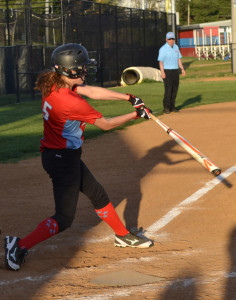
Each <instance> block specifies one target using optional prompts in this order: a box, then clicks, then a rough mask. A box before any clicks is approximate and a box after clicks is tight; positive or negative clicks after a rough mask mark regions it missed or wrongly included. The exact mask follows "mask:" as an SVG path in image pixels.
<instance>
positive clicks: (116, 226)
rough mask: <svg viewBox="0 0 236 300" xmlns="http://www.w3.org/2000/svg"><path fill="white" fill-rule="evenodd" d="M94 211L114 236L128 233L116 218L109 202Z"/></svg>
mask: <svg viewBox="0 0 236 300" xmlns="http://www.w3.org/2000/svg"><path fill="white" fill-rule="evenodd" d="M95 211H96V213H97V214H98V216H99V217H100V218H101V219H102V220H103V221H105V222H106V223H107V224H108V225H109V226H110V227H111V228H112V229H113V230H114V232H115V234H117V235H121V236H124V235H126V234H128V233H129V231H128V230H127V229H126V228H125V226H124V225H123V223H122V222H121V220H120V218H119V217H118V215H117V213H116V211H115V209H114V207H113V205H112V204H111V202H110V203H109V204H107V206H105V207H103V208H101V209H95Z"/></svg>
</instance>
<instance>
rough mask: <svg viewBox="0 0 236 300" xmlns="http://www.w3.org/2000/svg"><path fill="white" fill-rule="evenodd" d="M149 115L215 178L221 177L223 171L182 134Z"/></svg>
mask: <svg viewBox="0 0 236 300" xmlns="http://www.w3.org/2000/svg"><path fill="white" fill-rule="evenodd" d="M149 115H150V117H151V119H152V120H154V121H155V122H156V123H157V124H158V125H160V126H161V127H162V129H164V130H165V132H167V133H168V134H169V135H170V136H171V137H172V139H173V140H175V141H176V143H178V144H179V145H180V146H181V147H182V148H183V149H184V150H185V151H186V152H187V153H189V154H190V155H191V156H192V157H193V158H194V159H196V161H198V162H199V163H200V164H201V165H202V166H203V167H204V168H206V169H207V170H208V171H209V172H211V173H212V174H214V175H215V176H218V175H220V173H221V169H220V168H219V167H217V166H216V165H215V164H213V162H212V161H210V160H209V159H208V158H207V157H206V156H205V155H204V154H202V153H201V152H200V151H199V150H198V149H196V148H195V147H194V146H193V145H191V144H190V143H189V142H188V141H187V140H186V139H185V138H183V137H182V136H181V135H180V134H178V133H177V132H175V131H174V130H173V129H171V128H169V127H168V126H167V125H165V124H164V123H163V122H161V121H160V120H159V119H158V118H156V117H155V116H154V115H153V114H152V113H150V114H149Z"/></svg>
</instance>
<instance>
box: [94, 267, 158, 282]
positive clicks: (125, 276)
mask: <svg viewBox="0 0 236 300" xmlns="http://www.w3.org/2000/svg"><path fill="white" fill-rule="evenodd" d="M162 279H163V278H160V277H157V276H152V275H146V274H143V273H140V272H136V271H133V270H124V271H117V272H110V273H106V274H103V275H99V276H97V277H96V278H94V279H93V280H91V283H96V284H103V285H142V284H147V283H153V282H158V281H160V280H162Z"/></svg>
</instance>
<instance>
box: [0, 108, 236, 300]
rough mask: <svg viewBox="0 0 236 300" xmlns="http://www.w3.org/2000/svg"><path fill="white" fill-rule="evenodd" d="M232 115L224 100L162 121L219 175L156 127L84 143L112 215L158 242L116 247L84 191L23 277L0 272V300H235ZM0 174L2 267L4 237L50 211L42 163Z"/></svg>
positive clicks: (9, 167) (235, 139)
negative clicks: (72, 214)
mask: <svg viewBox="0 0 236 300" xmlns="http://www.w3.org/2000/svg"><path fill="white" fill-rule="evenodd" d="M235 113H236V103H224V104H212V105H206V106H200V107H196V108H190V109H184V110H182V111H181V112H180V113H176V114H173V113H172V114H170V115H163V116H161V117H160V119H161V120H162V121H163V122H164V123H166V124H167V125H169V126H170V127H171V128H173V129H174V130H175V131H177V132H179V133H180V134H181V135H182V136H184V137H185V138H186V139H187V140H189V141H190V142H191V143H192V144H193V145H194V146H195V147H197V148H198V149H199V150H200V151H201V152H202V153H204V154H205V155H206V156H207V157H208V158H210V159H211V160H212V161H213V162H214V163H215V164H217V165H218V166H219V167H221V169H222V175H221V177H217V178H215V177H214V176H213V175H211V174H210V173H208V172H207V171H206V170H205V169H204V168H203V167H202V166H201V165H200V164H199V163H197V162H196V161H195V160H193V159H192V158H190V157H189V155H188V154H187V153H185V152H184V150H182V148H180V147H179V146H178V145H177V144H176V143H175V142H174V141H172V140H171V139H170V137H169V136H168V135H167V134H165V132H164V131H163V130H162V129H161V128H160V127H159V126H158V125H157V124H156V123H155V122H153V121H152V120H149V121H146V122H142V123H140V124H136V125H134V126H130V127H128V128H126V129H125V130H121V131H116V132H113V133H106V134H105V135H103V136H101V137H99V138H97V139H93V140H89V141H86V142H85V145H84V147H83V152H84V153H83V156H82V157H83V160H84V161H85V162H86V164H87V165H88V167H89V168H90V169H91V170H92V171H93V173H94V174H95V176H96V178H97V179H98V180H99V181H100V182H101V183H102V184H103V186H104V187H105V189H106V191H107V192H108V194H109V196H110V199H111V201H112V203H113V204H114V206H115V207H116V209H117V212H118V214H119V215H120V217H121V218H122V220H123V221H124V222H125V223H126V226H127V227H129V228H131V227H135V226H142V227H143V228H144V230H146V232H145V234H146V236H148V237H150V238H151V239H153V240H154V242H155V245H154V246H153V247H152V248H149V249H144V250H142V249H126V248H125V249H120V248H116V247H114V246H113V238H114V235H113V232H112V231H111V229H110V228H109V227H108V226H107V225H106V224H105V223H103V222H100V219H99V218H98V217H97V215H96V214H95V212H94V211H93V208H92V206H91V204H90V202H89V201H88V200H87V198H85V197H84V196H83V195H82V194H81V196H80V200H79V203H78V209H77V214H76V218H75V221H74V223H73V225H72V227H71V228H70V229H68V230H67V231H65V232H63V233H61V234H60V235H57V236H54V237H53V238H52V239H50V240H47V241H45V242H43V243H41V244H39V245H37V246H35V247H34V248H33V249H31V250H30V253H29V256H27V257H26V263H25V265H23V266H22V269H21V270H20V271H18V272H13V271H9V270H6V269H5V266H4V265H3V264H1V265H0V291H1V296H0V298H1V299H2V300H5V299H14V300H17V299H24V300H25V299H27V300H28V299H34V300H36V299H37V300H42V299H44V300H48V299H70V300H72V299H83V300H85V299H96V300H97V299H98V300H99V299H103V300H105V299H135V300H136V299H158V300H159V299H160V300H167V299H168V300H180V299H183V300H189V299H191V300H195V299H196V300H197V299H199V300H200V299H201V300H206V299H207V300H213V299H214V300H218V299H221V300H233V299H236V200H235V183H236V134H235V128H236V118H235ZM0 168H1V172H0V190H1V197H0V204H1V209H0V227H1V229H2V235H1V241H0V247H1V248H0V249H1V250H0V260H1V261H3V260H4V251H3V238H4V236H5V235H8V234H10V235H16V236H21V237H23V236H25V235H26V234H28V233H29V232H30V231H32V230H33V229H34V228H35V227H36V226H37V224H38V223H39V222H40V221H41V220H43V219H45V218H46V217H48V216H50V215H52V214H53V211H54V205H53V195H52V188H51V182H50V180H49V178H48V177H47V175H46V173H45V172H44V170H43V169H42V167H41V160H40V158H36V159H30V160H26V161H21V162H19V163H17V164H6V165H0ZM125 274H127V282H126V275H125ZM102 276H103V277H102ZM119 276H120V277H119ZM122 276H123V277H122ZM142 276H143V279H145V280H146V282H145V283H142V282H141V283H140V281H138V280H140V278H141V277H142ZM121 277H122V278H121ZM101 278H103V281H100V282H99V280H98V279H101ZM104 278H105V279H104ZM150 278H151V279H150ZM121 279H122V280H123V281H121V282H120V281H119V280H121ZM149 279H150V281H149ZM112 280H113V281H112ZM130 280H132V281H130ZM135 280H137V281H135Z"/></svg>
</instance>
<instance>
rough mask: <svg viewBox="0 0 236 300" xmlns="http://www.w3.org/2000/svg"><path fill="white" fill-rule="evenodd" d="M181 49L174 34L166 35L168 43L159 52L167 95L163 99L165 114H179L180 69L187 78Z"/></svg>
mask: <svg viewBox="0 0 236 300" xmlns="http://www.w3.org/2000/svg"><path fill="white" fill-rule="evenodd" d="M181 57H182V55H181V53H180V51H179V47H178V46H177V45H176V44H175V35H174V33H173V32H168V33H167V34H166V43H165V45H163V46H162V47H161V48H160V50H159V55H158V61H159V66H160V70H161V77H162V78H163V81H164V86H165V94H164V99H163V106H164V110H163V112H164V113H166V114H169V113H170V112H178V110H177V109H176V107H175V99H176V96H177V92H178V88H179V68H180V69H181V71H182V75H183V76H185V70H184V67H183V64H182V62H181Z"/></svg>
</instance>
